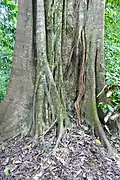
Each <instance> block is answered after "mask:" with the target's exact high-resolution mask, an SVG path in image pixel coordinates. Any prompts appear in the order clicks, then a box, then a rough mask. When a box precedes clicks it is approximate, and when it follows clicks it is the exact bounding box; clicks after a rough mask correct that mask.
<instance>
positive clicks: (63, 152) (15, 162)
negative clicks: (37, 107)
mask: <svg viewBox="0 0 120 180" xmlns="http://www.w3.org/2000/svg"><path fill="white" fill-rule="evenodd" d="M55 142H56V138H55V135H54V133H52V132H51V133H50V134H49V135H47V136H45V137H44V140H43V138H39V139H37V141H36V143H35V144H34V145H33V143H32V141H30V139H29V138H15V139H13V140H11V141H8V142H6V143H5V144H4V148H3V145H1V146H0V180H120V170H119V169H120V157H119V155H116V157H113V156H110V155H109V154H108V153H107V150H106V149H105V148H104V147H103V146H102V145H101V143H100V142H99V140H97V139H95V137H93V136H90V135H88V134H87V133H85V132H84V131H83V130H81V129H80V127H78V126H76V125H73V126H72V127H71V128H70V129H67V130H66V132H65V134H64V135H63V137H62V140H61V142H60V144H59V147H58V148H57V150H56V153H52V152H53V148H54V147H55Z"/></svg>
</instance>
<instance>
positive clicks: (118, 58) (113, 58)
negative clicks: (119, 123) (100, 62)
mask: <svg viewBox="0 0 120 180" xmlns="http://www.w3.org/2000/svg"><path fill="white" fill-rule="evenodd" d="M117 5H118V2H117V1H112V0H111V1H108V3H107V5H106V12H105V67H106V82H107V84H108V86H109V87H111V86H113V85H115V86H114V88H112V94H111V97H110V98H111V103H112V105H114V106H117V107H118V108H120V86H117V85H118V84H120V8H119V7H118V6H117Z"/></svg>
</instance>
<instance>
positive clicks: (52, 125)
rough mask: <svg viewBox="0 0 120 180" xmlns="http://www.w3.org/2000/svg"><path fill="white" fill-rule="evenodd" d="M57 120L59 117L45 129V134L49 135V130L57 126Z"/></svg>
mask: <svg viewBox="0 0 120 180" xmlns="http://www.w3.org/2000/svg"><path fill="white" fill-rule="evenodd" d="M56 122H57V119H56V120H55V121H54V122H53V123H52V124H51V126H50V127H49V128H48V129H47V130H46V131H45V133H44V134H43V136H45V135H47V134H48V133H49V131H50V130H51V129H52V128H53V127H54V126H55V124H56Z"/></svg>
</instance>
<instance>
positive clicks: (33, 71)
mask: <svg viewBox="0 0 120 180" xmlns="http://www.w3.org/2000/svg"><path fill="white" fill-rule="evenodd" d="M104 4H105V2H104V0H97V1H96V0H72V1H67V0H62V1H48V0H33V1H31V0H29V2H28V0H23V1H19V17H18V25H17V35H16V44H15V53H14V58H13V69H12V73H11V80H10V84H9V88H8V94H7V96H6V97H5V99H4V101H3V102H2V104H1V105H0V109H1V108H3V109H2V110H1V111H0V112H1V114H0V124H1V125H0V133H1V135H0V138H1V140H3V139H4V138H7V137H10V136H13V135H14V134H16V133H17V132H18V133H19V132H20V133H22V134H23V135H26V134H28V133H30V134H31V135H37V136H39V135H41V134H45V133H46V132H47V130H49V129H50V128H49V127H53V126H54V125H55V124H58V127H59V136H58V141H57V145H58V143H59V140H60V138H61V136H62V133H63V131H64V128H65V127H66V126H67V124H68V111H71V112H73V111H75V112H76V116H77V118H78V120H79V122H80V121H81V119H85V120H86V121H87V122H89V124H90V125H91V127H92V128H93V129H94V128H95V130H96V131H97V132H98V133H99V136H100V137H101V138H102V140H103V141H104V143H105V144H106V145H107V147H108V149H109V150H110V149H111V147H110V144H109V142H108V140H107V138H106V136H105V133H104V131H103V129H102V126H101V123H100V121H99V117H98V113H97V105H96V95H97V94H98V93H99V92H100V91H101V90H102V88H103V86H104V63H103V60H104V57H103V54H104V52H103V42H104V41H103V36H104V31H103V30H104V24H103V23H104ZM101 99H102V98H101V97H100V98H99V99H98V101H101ZM6 124H7V127H6Z"/></svg>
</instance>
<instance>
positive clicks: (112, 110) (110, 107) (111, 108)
mask: <svg viewBox="0 0 120 180" xmlns="http://www.w3.org/2000/svg"><path fill="white" fill-rule="evenodd" d="M108 109H109V110H110V111H111V112H114V108H113V107H112V106H111V105H109V104H108Z"/></svg>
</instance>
